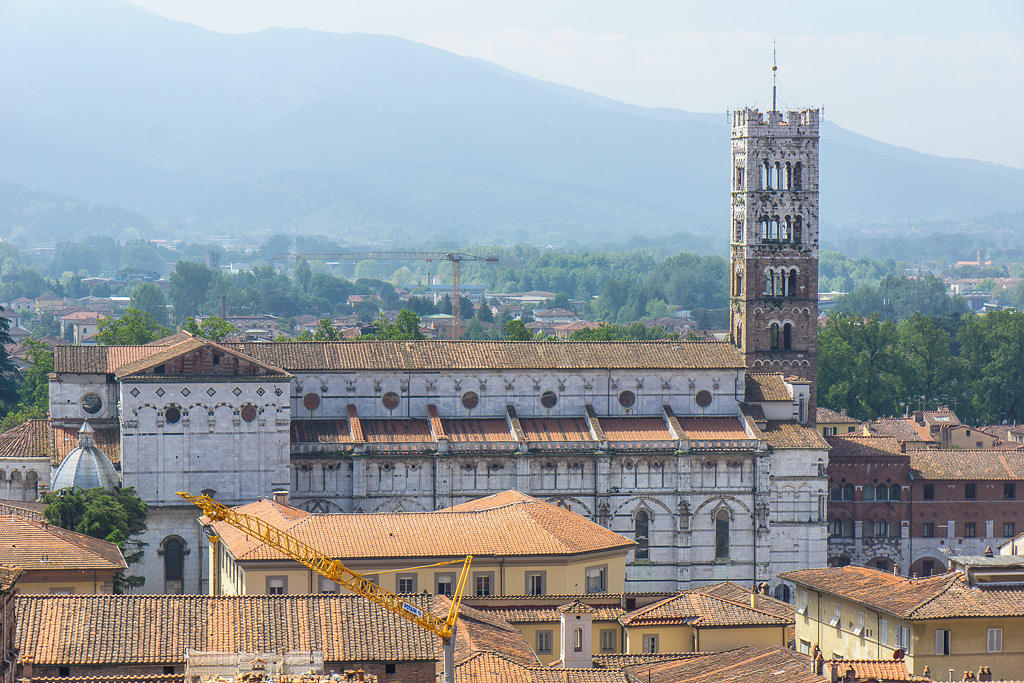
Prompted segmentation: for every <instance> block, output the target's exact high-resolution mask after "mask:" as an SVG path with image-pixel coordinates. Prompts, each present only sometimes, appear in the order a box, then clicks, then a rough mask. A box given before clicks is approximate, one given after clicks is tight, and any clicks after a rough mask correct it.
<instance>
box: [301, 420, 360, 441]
mask: <svg viewBox="0 0 1024 683" xmlns="http://www.w3.org/2000/svg"><path fill="white" fill-rule="evenodd" d="M291 442H292V443H351V442H352V437H351V436H350V435H349V432H348V420H294V419H293V420H292V421H291Z"/></svg>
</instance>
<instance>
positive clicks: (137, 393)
mask: <svg viewBox="0 0 1024 683" xmlns="http://www.w3.org/2000/svg"><path fill="white" fill-rule="evenodd" d="M128 393H130V394H131V395H132V396H133V397H138V395H139V390H138V389H132V390H131V391H130V392H128Z"/></svg>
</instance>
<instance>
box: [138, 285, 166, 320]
mask: <svg viewBox="0 0 1024 683" xmlns="http://www.w3.org/2000/svg"><path fill="white" fill-rule="evenodd" d="M131 307H132V308H135V309H138V310H140V311H145V312H146V313H149V314H150V315H151V316H153V319H154V320H155V321H156V322H157V324H159V325H167V324H168V322H169V321H168V319H167V297H166V296H165V295H164V290H162V289H161V288H160V285H157V284H156V283H153V282H140V283H139V284H137V285H135V287H133V288H132V293H131Z"/></svg>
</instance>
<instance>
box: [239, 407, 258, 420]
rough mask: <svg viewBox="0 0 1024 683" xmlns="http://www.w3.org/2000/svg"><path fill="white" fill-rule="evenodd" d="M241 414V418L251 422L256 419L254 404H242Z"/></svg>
mask: <svg viewBox="0 0 1024 683" xmlns="http://www.w3.org/2000/svg"><path fill="white" fill-rule="evenodd" d="M241 415H242V419H243V420H245V421H246V422H252V421H253V420H255V419H256V406H254V405H252V404H251V403H246V404H245V405H244V406H242V410H241Z"/></svg>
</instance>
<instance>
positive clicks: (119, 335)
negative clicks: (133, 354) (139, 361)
mask: <svg viewBox="0 0 1024 683" xmlns="http://www.w3.org/2000/svg"><path fill="white" fill-rule="evenodd" d="M96 327H97V330H98V331H97V332H96V341H97V343H99V344H102V345H104V346H131V345H140V344H148V343H149V342H151V341H156V340H157V339H160V338H161V337H166V336H167V335H169V334H171V330H169V329H167V328H166V327H164V326H163V325H160V324H159V323H158V322H157V321H156V320H155V319H154V318H153V316H152V315H150V314H149V313H147V312H146V311H140V310H138V309H137V308H126V309H125V310H124V313H122V314H121V317H120V318H117V319H115V318H100V320H99V322H98V323H97V326H96Z"/></svg>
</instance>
